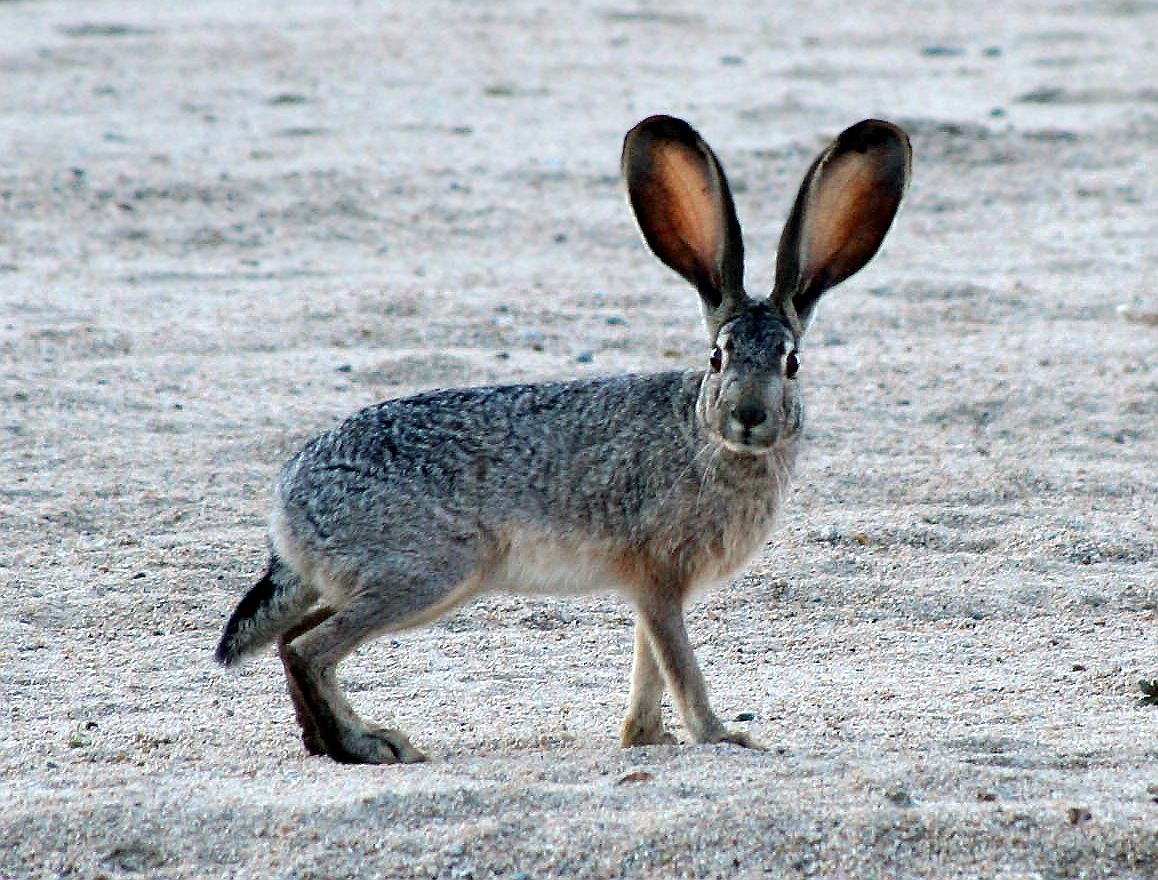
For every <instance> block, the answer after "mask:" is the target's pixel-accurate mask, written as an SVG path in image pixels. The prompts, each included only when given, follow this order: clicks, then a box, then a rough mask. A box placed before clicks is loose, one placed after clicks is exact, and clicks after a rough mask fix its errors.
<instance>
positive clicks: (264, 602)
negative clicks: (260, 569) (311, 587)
mask: <svg viewBox="0 0 1158 880" xmlns="http://www.w3.org/2000/svg"><path fill="white" fill-rule="evenodd" d="M312 602H313V595H312V594H311V593H310V592H309V591H308V590H304V589H302V583H301V581H300V580H299V579H298V577H297V575H295V574H294V573H293V572H292V571H290V570H289V569H288V568H286V567H285V565H283V564H282V561H281V560H280V559H279V558H278V557H277V556H276V555H275V556H271V557H270V560H269V568H268V569H267V570H266V572H265V576H264V577H263V578H262V579H261V580H260V581H258V582H257V583H256V584H254V585H253V587H252V588H251V589H250V591H249V592H248V593H246V594H245V596H244V597H243V598H242V600H241V601H240V602H238V603H237V607H236V608H235V609H234V610H233V614H232V615H230V617H229V622H228V623H226V624H225V630H224V631H223V632H222V633H221V641H220V642H218V643H217V650H216V651H215V652H214V653H213V658H214V659H215V660H216V661H217V662H218V663H220V664H222V665H223V666H232V665H233V664H234V663H236V662H237V661H238V660H240V659H241V658H242V657H244V656H246V655H247V654H251V653H253V652H254V651H256V650H257V649H258V648H260V647H262V646H263V645H266V644H268V643H269V642H271V641H273V640H274V639H275V638H277V637H278V636H279V635H281V634H282V633H283V632H285V631H286V630H287V629H289V628H290V627H291V626H293V625H294V623H296V622H297V620H298V619H299V618H300V617H301V615H302V614H303V613H304V612H305V610H306V609H307V608H308V607H309V606H310V605H311V604H312Z"/></svg>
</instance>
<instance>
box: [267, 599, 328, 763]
mask: <svg viewBox="0 0 1158 880" xmlns="http://www.w3.org/2000/svg"><path fill="white" fill-rule="evenodd" d="M333 616H334V609H333V608H328V607H327V608H319V609H317V610H316V611H314V612H312V613H311V614H309V615H307V616H306V617H305V618H304V619H302V621H301V622H300V623H298V624H297V625H296V626H294V627H293V628H292V629H290V630H287V631H286V632H285V633H283V634H282V635H281V637H280V638H279V639H278V640H277V653H278V656H279V657H281V665H282V666H283V667H285V678H286V685H287V687H288V689H289V695H290V699H291V700H292V701H293V704H294V715H295V716H297V719H298V726H299V727H301V729H302V742H303V743H304V744H305V747H306V751H307V752H309V753H310V754H311V755H325V754H327V751H326V744H325V740H324V739H323V738H322V732H321V729H320V727H319V725H318V721H317V719H316V718H315V717H314V713H313V711H312V710H311V709H310V704H309V703H308V702H306V698H305V696H304V695H303V694H302V689H301V687H300V686H299V685H298V683H297V679H296V678H295V677H294V673H293V670H292V668H291V666H290V659H289V654H288V648H289V643H290V642H292V641H293V640H294V639H296V638H297V637H298V636H300V635H302V634H303V633H306V632H308V631H309V630H311V629H313V628H314V627H315V626H317V625H318V624H320V623H323V622H324V621H326V620H328V619H329V618H331V617H333Z"/></svg>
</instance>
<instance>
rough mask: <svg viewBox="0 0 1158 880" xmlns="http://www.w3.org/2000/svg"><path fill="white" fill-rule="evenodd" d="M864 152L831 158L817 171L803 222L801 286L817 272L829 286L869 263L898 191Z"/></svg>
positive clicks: (879, 242) (878, 244) (897, 196)
mask: <svg viewBox="0 0 1158 880" xmlns="http://www.w3.org/2000/svg"><path fill="white" fill-rule="evenodd" d="M873 158H876V157H869V156H866V155H865V154H860V153H850V154H846V155H843V156H837V157H834V158H833V159H832V160H830V161H829V162H828V163H827V164H826V165H825V167H824V168H823V169H822V170H821V174H820V177H819V179H818V180H817V181H816V184H815V187H814V189H813V201H812V203H811V204H810V205H809V206H808V211H807V214H806V216H805V218H804V221H805V227H804V229H803V230H802V233H803V234H802V235H801V244H802V245H803V250H804V252H805V254H807V257H806V261H805V263H804V265H803V266H801V270H802V271H801V279H800V280H801V283H802V287H805V288H807V287H809V286H810V285H812V283H813V282H814V280H815V276H816V275H817V273H818V272H823V273H824V275H825V284H826V286H827V287H832V286H833V285H835V284H839V283H840V282H841V281H843V280H844V279H846V278H848V277H849V276H850V275H852V274H853V273H854V272H856V271H858V270H859V269H861V268H862V267H863V266H864V265H865V263H867V262H868V261H869V260H870V259H872V256H873V254H875V253H876V252H877V248H879V247H880V244H881V242H882V241H883V240H884V237H885V232H887V231H888V228H889V225H890V224H891V223H892V220H893V214H894V213H895V212H896V209H897V205H898V203H899V202H900V196H901V192H900V190H899V188H897V187H896V186H894V185H893V178H892V176H891V175H890V176H883V175H882V174H881V170H882V169H881V167H880V164H879V162H875V161H872V159H873Z"/></svg>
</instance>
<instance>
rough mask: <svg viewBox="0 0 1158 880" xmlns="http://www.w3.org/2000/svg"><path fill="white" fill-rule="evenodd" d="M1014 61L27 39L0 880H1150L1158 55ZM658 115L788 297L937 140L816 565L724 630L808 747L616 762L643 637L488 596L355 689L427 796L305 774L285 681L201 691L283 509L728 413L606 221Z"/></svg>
mask: <svg viewBox="0 0 1158 880" xmlns="http://www.w3.org/2000/svg"><path fill="white" fill-rule="evenodd" d="M995 9H996V7H994V6H993V4H992V3H991V2H988V0H986V2H979V0H961V2H956V3H952V4H943V5H942V4H921V5H919V7H918V5H914V6H913V7H912V8H909V7H906V6H903V5H902V6H898V4H895V3H884V2H867V3H855V2H852V0H845V2H843V3H835V4H822V5H819V6H818V5H817V4H816V3H814V2H813V3H804V2H794V0H784V2H778V3H775V4H770V3H761V4H756V3H753V4H735V5H733V6H729V5H728V4H715V5H714V6H713V7H711V8H707V7H704V6H703V5H700V4H692V3H681V2H667V3H662V4H661V3H658V2H656V3H651V2H629V0H611V2H609V3H594V4H588V3H582V2H579V3H567V4H539V3H534V2H530V0H512V2H507V3H497V2H496V3H481V2H480V3H470V2H441V0H392V2H391V3H389V4H374V3H368V2H358V3H347V2H340V0H336V2H321V0H300V2H287V3H282V4H265V3H259V2H254V0H232V2H228V3H226V2H220V0H207V2H198V3H191V4H180V3H172V2H169V3H159V2H149V0H141V2H135V3H131V4H126V3H115V2H110V0H86V2H80V0H59V2H49V0H10V2H0V34H3V38H2V39H0V437H2V441H0V591H2V592H0V597H2V600H3V606H4V608H5V611H4V614H3V616H2V618H0V627H2V630H0V635H2V638H0V671H2V675H0V695H2V696H0V731H2V738H0V740H2V741H0V748H2V754H0V875H2V876H4V877H21V878H25V877H28V878H32V877H83V878H96V877H110V878H111V877H124V876H149V877H262V878H265V877H286V878H288V877H294V878H308V877H360V878H365V877H446V878H477V880H481V878H490V877H505V878H510V880H516V878H544V877H664V876H687V877H756V876H783V877H794V876H829V877H852V876H864V877H939V878H945V877H978V878H980V877H986V878H988V877H1002V878H1007V880H1011V878H1054V877H1089V878H1092V877H1155V876H1158V736H1156V734H1158V706H1153V705H1146V704H1145V703H1144V702H1143V701H1142V699H1141V697H1142V693H1141V691H1140V689H1139V685H1138V682H1139V680H1141V679H1154V678H1158V656H1156V655H1155V638H1154V633H1155V629H1156V626H1158V622H1156V608H1158V586H1156V581H1158V464H1156V462H1158V304H1156V303H1158V297H1156V291H1155V287H1154V278H1155V272H1156V269H1158V247H1156V246H1155V243H1154V242H1155V240H1156V239H1158V214H1156V212H1155V209H1154V205H1155V203H1156V201H1158V198H1156V197H1158V189H1156V180H1158V178H1156V176H1155V171H1154V169H1156V168H1158V91H1156V84H1158V60H1156V59H1158V46H1156V40H1158V37H1156V35H1158V7H1156V6H1155V5H1154V4H1152V3H1146V2H1109V0H1106V2H1097V0H1090V2H1074V3H1051V2H1046V0H1041V2H1037V3H1032V2H1021V3H1019V2H1016V0H1015V2H1013V3H1009V4H1004V5H1003V6H1002V11H1001V12H1000V13H999V14H998V13H997V12H995V11H994V10H995ZM655 112H670V113H675V114H677V115H681V116H684V117H685V118H687V119H689V120H690V121H691V122H692V123H693V124H694V125H696V126H697V127H698V128H699V129H700V130H701V131H702V132H703V134H704V135H705V137H706V138H707V139H708V140H709V142H711V143H712V144H713V146H714V147H715V148H716V150H717V152H718V153H719V155H720V157H721V159H722V161H723V162H724V164H725V167H726V168H727V169H728V171H729V174H730V175H731V178H732V181H733V186H734V190H735V193H736V201H737V207H738V211H739V213H740V217H741V220H742V222H743V224H744V228H745V231H746V236H747V244H748V253H749V273H748V275H749V284H750V286H751V288H752V289H753V290H760V289H766V288H767V286H768V285H769V282H770V280H771V276H772V268H773V267H772V261H773V254H774V249H775V244H776V240H777V237H778V235H779V231H780V226H781V223H782V222H783V218H784V217H785V215H786V213H787V210H788V207H789V204H790V200H791V198H792V196H793V194H794V191H795V188H796V186H797V184H798V182H799V180H800V177H801V175H802V174H803V172H804V170H805V169H806V167H807V165H808V163H809V161H810V160H811V158H812V156H813V155H814V154H815V152H816V151H817V150H818V149H819V148H820V147H821V146H822V145H823V143H824V142H825V141H826V140H827V139H828V138H831V137H832V136H833V135H834V134H835V133H836V132H838V131H839V130H840V129H842V128H843V127H845V126H846V125H849V124H851V123H852V122H854V121H856V120H858V119H860V118H863V117H865V116H881V117H884V118H888V119H891V120H893V121H895V122H897V123H899V124H901V125H902V126H904V127H905V128H906V130H907V131H908V132H909V133H910V135H911V136H912V139H913V145H914V151H915V157H916V158H915V165H914V178H913V185H912V188H911V190H910V193H909V196H908V199H907V202H906V204H905V205H904V207H903V208H902V213H901V216H900V217H899V219H898V221H897V223H896V225H895V226H894V228H893V230H892V232H891V233H890V235H889V238H888V240H887V241H886V243H885V247H884V249H883V250H882V252H881V254H880V255H879V257H878V258H877V259H876V261H875V262H874V263H873V264H872V265H871V266H870V267H869V268H868V269H866V270H865V271H864V272H863V273H862V274H861V275H859V276H857V277H856V278H855V279H853V280H852V281H850V282H849V283H848V284H846V285H845V286H844V287H843V288H841V289H839V290H838V291H836V292H834V293H833V294H831V295H830V296H829V297H828V298H827V299H826V300H825V302H824V305H823V306H822V308H821V310H820V314H819V315H818V317H817V319H816V321H815V322H814V324H813V327H812V330H811V332H810V335H809V338H808V340H807V347H806V351H805V352H804V354H803V360H804V368H803V370H802V378H801V381H807V388H806V394H807V405H808V408H809V419H810V422H809V428H808V442H807V446H806V449H805V450H804V453H803V455H802V458H801V462H800V466H799V470H798V475H797V480H796V483H795V488H794V492H793V495H792V498H791V500H790V502H789V504H788V506H787V510H786V512H785V514H784V516H783V518H782V521H781V523H780V525H779V527H778V530H777V532H776V533H775V535H774V537H773V540H772V541H771V542H770V543H769V544H768V545H767V546H766V547H765V548H764V550H763V552H762V553H761V554H760V555H759V556H758V558H757V559H756V560H755V561H754V562H753V563H752V565H751V566H750V569H749V570H748V572H747V573H746V574H744V575H743V576H742V577H740V578H739V579H738V580H737V581H736V582H734V583H731V584H726V585H721V586H720V587H718V588H716V589H715V590H713V591H710V592H707V593H705V594H703V595H702V596H700V597H699V599H698V600H697V602H696V604H695V605H694V607H693V608H691V609H690V611H689V626H690V629H691V631H692V633H693V638H694V640H695V642H696V646H697V652H698V655H699V658H700V660H701V663H702V665H703V667H704V670H705V674H706V675H707V677H708V679H709V681H710V683H711V686H712V692H713V702H714V704H715V706H716V708H717V709H718V710H719V711H720V712H721V714H722V715H724V716H725V717H726V718H737V717H739V718H748V717H749V716H750V717H751V720H748V721H739V722H737V726H739V727H742V728H744V729H746V730H748V731H749V732H750V733H751V734H752V735H753V736H755V737H757V738H759V739H761V740H763V741H765V742H766V743H768V744H769V745H770V746H771V748H770V749H769V751H767V752H762V753H760V752H753V751H747V750H742V749H738V748H734V747H703V746H681V747H659V748H649V749H639V750H631V751H623V750H621V749H619V748H618V745H617V728H618V722H619V717H620V715H621V713H622V710H623V706H624V701H625V695H626V679H627V674H628V665H629V661H630V644H631V614H630V609H629V608H628V607H627V606H626V605H625V603H624V602H623V601H622V600H621V599H619V598H617V597H615V596H613V595H606V596H593V597H590V598H588V599H583V600H567V601H564V600H553V599H549V598H548V599H534V600H531V599H520V598H514V597H507V596H496V597H490V598H487V599H485V600H484V601H480V602H478V603H477V604H475V605H472V606H470V607H469V608H467V609H465V610H463V611H461V612H459V613H456V614H454V615H453V616H451V617H449V618H447V619H445V620H443V621H441V622H440V623H438V624H435V625H432V626H430V627H428V628H426V629H424V630H421V631H418V632H413V633H405V634H399V635H398V636H397V637H396V638H386V639H383V640H381V641H379V642H377V643H375V644H373V645H370V646H367V647H366V648H365V649H363V650H362V651H361V652H359V654H358V655H356V656H355V657H354V658H352V659H351V660H350V662H349V663H348V664H346V665H345V666H344V667H343V671H344V675H345V679H346V681H347V683H348V686H349V689H350V692H351V694H352V695H353V699H354V700H355V701H356V702H357V704H358V706H359V708H360V709H362V710H363V711H364V712H365V714H366V715H367V716H369V717H371V718H375V719H380V720H383V721H390V722H392V723H396V724H397V725H399V726H401V727H402V728H404V729H405V730H407V731H408V732H409V733H410V735H411V737H412V739H413V740H414V742H415V743H416V744H417V745H418V746H420V747H421V748H423V749H425V750H427V751H428V752H429V753H430V754H431V755H432V757H433V760H432V762H431V763H429V764H426V765H421V766H411V767H385V768H365V767H361V768H349V767H341V766H338V765H335V764H333V763H331V762H329V761H327V760H323V759H312V758H309V757H308V756H307V755H306V754H305V753H304V751H303V749H302V748H301V744H300V742H299V739H298V736H297V730H296V726H295V723H294V720H293V716H292V711H291V708H290V705H289V701H288V699H287V698H286V697H285V694H284V691H283V681H282V676H281V672H280V667H279V666H278V664H277V662H276V659H275V658H274V657H273V655H272V652H270V653H269V654H267V655H265V656H263V657H262V658H261V659H259V660H257V661H255V662H252V663H250V664H249V665H247V666H245V667H244V668H242V669H241V670H240V671H238V672H226V671H222V670H219V669H218V668H216V667H215V666H214V665H213V664H212V662H211V657H210V653H211V650H212V647H213V645H214V643H215V640H216V638H217V635H218V632H219V629H220V627H221V625H222V623H223V621H224V619H225V617H226V615H227V614H228V613H229V611H230V609H231V608H232V606H233V604H234V602H235V601H236V600H237V598H238V597H239V596H240V595H241V594H242V593H243V592H244V590H246V589H247V588H248V586H249V585H250V583H252V581H253V580H254V579H255V577H256V576H257V575H258V574H259V573H260V569H261V567H262V565H263V563H264V558H265V539H264V518H265V511H266V508H267V505H268V501H269V488H270V484H271V482H272V479H273V477H274V475H275V473H276V471H277V468H278V467H279V466H280V464H281V462H282V461H283V460H284V459H285V458H286V457H287V456H288V455H290V454H292V452H293V451H294V450H295V449H296V447H297V446H298V445H300V444H301V443H302V442H303V441H304V440H305V439H307V438H308V437H309V436H311V435H313V434H314V433H316V432H317V431H319V430H320V429H322V428H325V427H326V426H328V425H330V424H332V423H333V422H334V420H336V419H338V418H341V417H343V416H345V415H347V414H349V413H351V412H353V411H354V410H356V409H358V408H360V407H361V406H363V405H365V404H367V403H370V402H373V401H376V400H378V399H381V398H383V397H388V396H392V395H398V394H404V393H407V392H410V391H413V390H415V389H419V388H427V387H432V386H445V385H455V384H468V383H476V382H490V381H505V380H510V379H519V380H522V379H531V378H548V377H550V378H554V377H565V376H579V375H591V374H600V373H608V372H617V371H623V370H635V369H652V368H667V367H670V366H672V365H689V366H690V365H697V364H699V363H702V361H703V358H704V356H705V351H706V348H705V341H704V333H703V330H702V328H701V326H700V323H699V312H698V306H697V304H696V302H695V299H694V296H693V294H692V293H691V291H690V289H689V288H687V287H686V285H684V284H683V283H682V282H681V281H680V280H679V279H678V278H677V277H676V276H674V275H673V274H672V273H670V272H669V271H667V270H666V269H664V268H663V267H661V266H660V265H659V264H658V263H657V262H656V261H655V260H654V259H653V258H652V257H651V256H650V255H649V254H648V253H647V251H646V250H645V248H644V246H643V245H642V243H641V242H640V240H639V237H638V235H637V233H636V232H635V230H634V226H633V224H632V220H631V218H630V216H629V213H628V211H627V208H626V206H625V203H624V198H623V194H622V188H621V184H620V183H619V181H618V177H617V175H618V153H619V147H620V143H621V138H622V136H623V133H624V132H625V131H626V130H627V129H628V128H629V127H630V126H631V125H632V124H634V123H635V122H636V121H638V120H639V119H640V118H642V117H643V116H646V115H649V114H651V113H655ZM672 723H673V724H676V725H677V727H676V730H677V731H678V730H679V728H678V722H676V721H675V719H674V718H673V720H672Z"/></svg>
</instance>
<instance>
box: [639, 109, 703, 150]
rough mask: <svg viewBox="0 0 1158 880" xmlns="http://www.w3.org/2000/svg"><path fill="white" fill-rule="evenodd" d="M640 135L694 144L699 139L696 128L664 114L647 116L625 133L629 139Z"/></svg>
mask: <svg viewBox="0 0 1158 880" xmlns="http://www.w3.org/2000/svg"><path fill="white" fill-rule="evenodd" d="M641 137H642V138H659V139H662V140H665V141H674V142H677V143H684V144H689V145H694V144H696V143H698V142H699V140H700V136H699V134H698V133H697V132H696V130H695V129H694V128H692V127H691V126H690V125H688V124H687V123H686V122H684V121H683V120H682V119H679V118H677V117H675V116H667V115H664V114H658V115H656V116H649V117H647V119H645V120H643V121H642V122H640V123H638V124H637V125H636V126H635V127H634V128H632V129H631V131H629V132H628V133H627V139H628V140H629V141H631V140H638V139H639V138H641Z"/></svg>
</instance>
